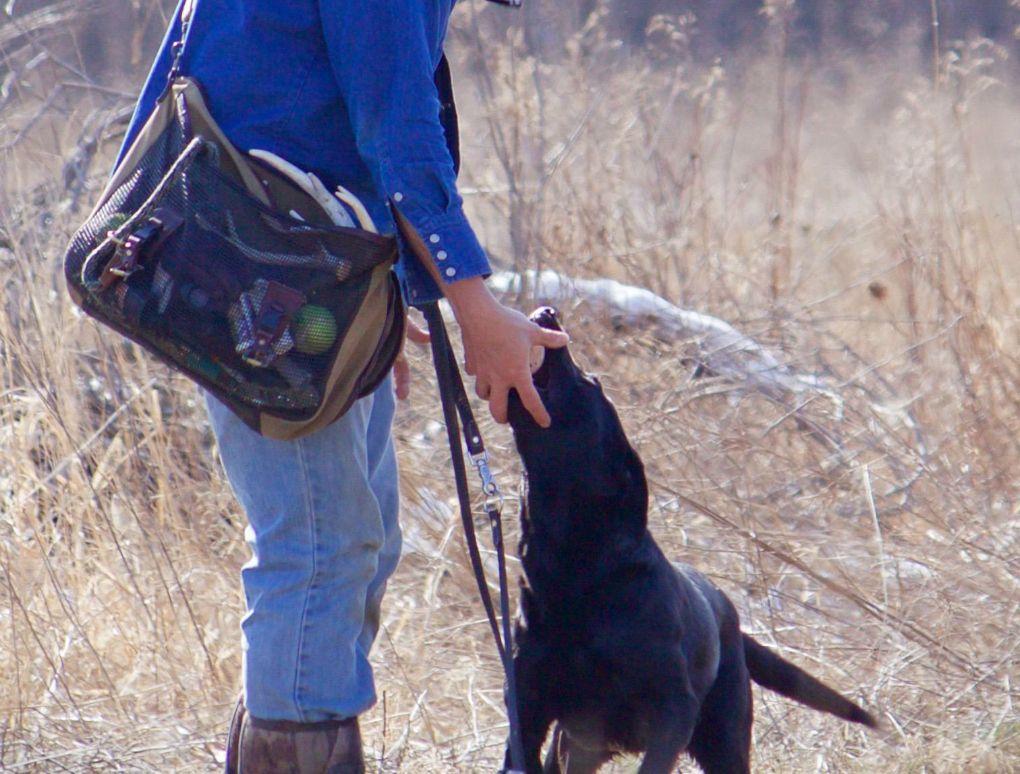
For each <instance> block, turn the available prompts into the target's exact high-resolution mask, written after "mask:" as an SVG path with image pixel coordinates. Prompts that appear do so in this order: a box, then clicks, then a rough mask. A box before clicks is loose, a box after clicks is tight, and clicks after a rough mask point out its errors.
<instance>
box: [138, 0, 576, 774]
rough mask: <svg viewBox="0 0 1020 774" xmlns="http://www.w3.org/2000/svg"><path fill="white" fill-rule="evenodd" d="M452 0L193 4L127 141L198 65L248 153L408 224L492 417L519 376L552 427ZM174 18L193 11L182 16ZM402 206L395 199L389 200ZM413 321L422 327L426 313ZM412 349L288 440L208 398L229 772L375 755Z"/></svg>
mask: <svg viewBox="0 0 1020 774" xmlns="http://www.w3.org/2000/svg"><path fill="white" fill-rule="evenodd" d="M454 3H455V0H432V2H420V0H291V2H287V3H280V2H275V0H182V3H181V5H180V6H178V9H177V11H176V13H175V15H174V18H173V21H172V22H171V24H170V26H169V29H168V31H167V34H166V37H165V39H164V41H163V45H162V46H161V48H160V51H159V53H158V55H157V57H156V60H155V62H154V64H153V66H152V69H151V71H150V73H149V77H148V79H147V81H146V84H145V86H144V88H143V90H142V93H141V96H140V98H139V101H138V105H137V108H136V111H135V114H134V117H133V119H132V121H131V123H130V124H129V127H128V131H127V136H126V137H125V140H124V146H123V149H122V154H123V152H124V149H126V148H127V147H128V146H129V145H130V143H131V142H132V141H133V139H134V136H135V135H136V134H137V132H138V130H139V128H140V127H141V125H142V124H143V123H144V121H145V119H146V117H147V116H148V114H149V113H150V111H151V109H152V106H153V105H154V104H155V102H156V100H157V99H158V97H159V95H160V93H161V92H162V90H163V88H164V86H165V84H166V82H167V77H168V74H169V73H170V70H171V63H172V59H173V57H172V52H173V49H174V46H173V43H174V41H177V40H178V39H179V38H181V30H182V28H186V29H187V36H186V39H185V45H184V47H183V50H182V52H181V56H180V59H179V63H178V64H179V68H180V71H181V72H182V73H183V74H185V75H189V76H193V77H194V78H196V79H197V81H198V82H199V84H200V85H201V86H202V88H203V91H204V94H205V97H206V99H207V102H208V105H209V107H210V109H211V112H212V114H213V116H214V117H215V118H216V120H217V122H218V123H219V125H220V126H221V128H222V129H223V130H224V132H225V133H226V135H227V136H228V138H229V139H230V140H231V141H232V142H233V143H234V144H235V145H236V146H237V147H238V148H239V149H242V150H250V149H255V148H258V149H262V150H267V151H270V152H272V153H275V154H277V155H278V156H280V157H282V158H284V159H286V160H287V161H289V162H291V163H292V164H294V165H296V166H298V167H300V168H302V169H305V170H307V171H310V172H314V173H315V174H316V175H318V176H319V177H320V178H321V179H322V181H323V182H324V183H325V184H326V185H327V186H328V187H330V190H332V188H335V187H336V186H337V185H338V184H342V185H343V186H344V187H346V188H347V189H348V190H350V191H351V192H353V193H354V194H355V195H356V196H358V197H359V198H360V199H361V201H362V202H363V203H364V205H365V207H366V208H367V209H368V211H369V213H370V215H371V217H372V219H373V220H374V222H375V223H376V224H377V226H379V228H380V230H382V231H392V230H393V229H394V217H395V216H396V217H401V218H403V219H404V220H405V221H406V222H407V223H408V224H409V225H410V227H411V228H410V234H411V236H410V237H409V241H410V242H413V243H416V244H415V245H414V247H416V248H417V249H418V250H419V251H422V254H423V255H425V254H427V255H428V256H429V257H430V258H431V260H430V261H426V262H425V264H424V265H422V264H421V263H419V262H418V261H416V260H415V259H414V258H413V257H412V256H411V254H410V253H411V249H410V248H411V247H412V245H411V244H409V243H408V240H405V241H404V242H403V243H402V250H401V258H400V260H399V261H398V265H397V272H398V274H399V275H400V278H401V285H402V288H403V291H404V294H405V297H406V299H407V300H408V301H409V302H410V303H411V304H421V303H424V302H427V301H431V300H435V299H437V298H439V297H440V296H441V295H445V297H446V298H447V299H448V300H449V303H450V305H451V307H452V309H453V313H454V315H455V317H456V319H457V321H458V323H459V324H460V327H461V335H462V339H463V345H464V353H465V369H466V371H467V372H468V373H469V374H471V375H473V376H474V378H475V389H476V392H477V394H478V396H479V397H480V398H482V399H484V400H486V401H488V404H489V409H490V411H491V413H492V416H493V417H494V418H495V419H496V421H498V422H505V421H506V414H507V400H508V394H509V392H510V390H516V391H517V393H518V394H519V395H520V397H521V399H522V401H523V403H524V405H525V406H526V407H527V408H528V410H529V411H530V412H531V413H532V415H533V416H534V417H535V419H536V421H538V422H539V423H540V424H542V425H546V426H547V425H548V424H549V421H550V420H549V416H548V413H547V412H546V410H545V408H544V406H543V405H542V401H541V399H540V398H539V395H538V393H537V392H536V390H535V388H534V385H533V384H532V381H531V372H530V369H529V354H530V352H531V350H532V348H533V347H535V346H544V347H561V346H564V345H565V344H566V343H567V339H566V336H565V334H562V333H559V332H554V331H547V330H544V329H542V328H540V327H538V326H537V325H535V324H534V323H532V322H530V321H529V320H528V319H527V318H526V317H525V316H524V315H523V314H521V313H520V312H518V311H516V310H513V309H510V308H508V307H506V306H504V305H502V304H501V303H500V302H499V301H498V300H497V299H496V298H495V297H494V296H493V295H492V294H491V293H490V292H489V290H488V289H487V288H486V286H485V282H484V278H485V277H486V276H487V275H488V274H489V273H490V267H489V262H488V260H487V258H486V255H485V252H484V250H483V249H482V247H481V245H480V244H479V241H478V239H477V237H476V235H475V233H474V231H473V230H472V227H471V225H470V224H469V222H468V220H467V218H466V217H465V214H464V210H463V202H462V199H461V197H460V196H459V194H458V192H457V187H456V173H455V164H454V160H453V154H452V152H451V149H450V147H449V146H448V145H447V142H446V137H445V135H444V128H443V123H442V121H441V120H440V111H441V104H440V99H439V94H438V91H437V88H436V85H435V83H434V75H435V72H436V70H437V67H439V66H440V63H441V60H442V50H443V41H444V38H445V36H446V29H447V24H448V21H449V17H450V13H451V11H452V8H453V5H454ZM182 19H183V20H187V24H186V25H182ZM388 202H392V203H393V206H394V207H395V208H396V211H392V210H391V209H390V207H389V206H388ZM409 331H410V332H409V337H410V338H411V339H413V340H414V341H417V342H419V343H423V342H425V341H427V339H428V337H427V334H426V333H424V332H423V331H421V330H419V329H417V328H416V327H414V326H411V327H410V328H409ZM408 389H409V385H408V368H407V363H406V361H404V360H402V359H401V360H399V361H398V362H397V364H396V365H395V366H394V371H393V374H392V377H388V378H387V380H386V381H385V382H384V383H383V384H382V385H381V386H380V387H379V388H378V389H377V390H376V391H375V392H374V393H373V394H371V395H369V396H367V397H365V398H362V399H361V400H359V401H358V402H357V403H355V405H354V406H353V407H352V408H351V409H350V411H348V412H347V414H345V415H344V416H343V417H342V418H341V419H340V420H339V421H337V422H335V423H334V424H332V425H330V426H329V427H328V428H326V429H324V430H322V431H320V432H318V433H314V434H312V435H310V436H306V437H303V438H301V439H299V440H296V441H277V440H271V439H268V438H265V437H262V436H260V435H258V434H257V433H255V432H253V431H252V430H251V429H249V428H248V427H247V426H246V425H245V424H244V423H243V422H241V420H240V419H238V418H237V417H235V416H234V415H233V414H232V413H231V412H230V411H229V410H228V409H227V408H226V407H225V406H223V405H222V404H220V403H219V402H217V401H216V400H215V399H211V398H210V399H208V400H207V408H208V413H209V418H210V422H211V425H212V429H213V431H214V433H215V436H216V440H217V443H218V446H219V452H220V457H221V459H222V462H223V466H224V469H225V471H226V474H227V477H228V479H229V481H230V484H231V486H232V488H233V490H234V493H235V495H236V496H237V499H238V500H239V502H240V504H241V506H242V507H243V509H244V511H245V513H246V515H247V518H248V527H247V529H246V532H245V535H246V539H247V541H248V543H249V544H250V547H251V552H252V556H251V560H250V561H249V562H248V563H247V564H246V565H245V567H244V568H243V571H242V580H243V587H244V594H245V602H246V608H247V610H246V614H245V616H244V618H243V621H242V634H243V637H242V643H243V668H242V671H243V694H242V700H241V701H240V702H239V704H238V707H237V710H236V711H235V714H234V720H233V722H232V723H231V732H230V737H229V739H228V762H227V768H228V771H241V772H242V773H243V774H265V773H267V772H284V771H286V772H300V774H311V773H312V772H314V773H315V774H320V773H321V772H324V771H329V772H330V773H331V774H342V773H344V772H360V771H363V770H364V761H363V754H362V749H361V738H360V734H359V730H358V725H357V718H358V716H359V715H361V714H362V713H364V712H365V711H366V710H367V709H369V708H370V707H371V706H372V705H373V703H374V702H375V700H376V692H375V686H374V684H373V678H372V669H371V666H370V664H369V661H368V657H369V652H370V650H371V647H372V642H373V640H374V639H375V636H376V631H377V629H378V627H379V621H380V604H381V600H382V596H383V592H384V590H385V587H386V581H387V579H388V578H389V577H390V575H391V573H392V572H393V571H394V569H395V567H396V564H397V561H398V559H399V555H400V541H401V537H400V527H399V524H398V519H397V516H398V485H397V462H396V456H395V453H394V446H393V439H392V436H391V424H392V420H393V414H394V392H395V394H396V396H397V397H400V398H405V397H406V396H407V392H408Z"/></svg>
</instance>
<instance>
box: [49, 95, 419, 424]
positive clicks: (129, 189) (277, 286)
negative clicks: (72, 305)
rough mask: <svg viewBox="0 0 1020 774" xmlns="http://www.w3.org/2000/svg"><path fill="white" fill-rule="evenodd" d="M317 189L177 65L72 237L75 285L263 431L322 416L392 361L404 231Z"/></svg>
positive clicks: (398, 326) (87, 307) (81, 300)
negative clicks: (220, 118) (386, 231)
mask: <svg viewBox="0 0 1020 774" xmlns="http://www.w3.org/2000/svg"><path fill="white" fill-rule="evenodd" d="M305 188H306V186H302V185H299V184H298V183H296V182H295V179H294V176H293V175H290V176H288V175H287V174H284V173H281V171H280V168H279V167H278V166H273V165H270V164H266V163H262V162H261V161H260V160H259V159H256V158H253V157H251V156H250V155H245V154H242V153H241V152H240V151H238V150H237V149H236V148H235V147H234V146H233V145H232V144H231V143H230V142H229V140H227V138H226V136H225V135H224V134H223V133H222V131H221V130H220V129H219V127H218V126H217V125H216V122H215V120H214V119H213V117H212V115H211V114H210V112H209V110H208V108H207V106H206V103H205V100H204V99H203V97H202V93H201V90H200V88H199V85H198V83H197V82H196V81H195V80H194V79H193V78H187V77H180V76H175V77H174V78H173V80H172V81H171V83H169V84H168V87H167V89H166V90H165V91H164V93H163V95H162V96H161V98H160V99H159V101H158V103H157V105H156V108H155V110H154V111H153V113H152V114H151V115H150V117H149V119H148V121H147V122H146V123H145V125H144V127H143V128H142V130H141V131H140V133H139V135H138V137H137V138H136V139H135V141H134V142H133V143H132V145H131V147H130V148H129V149H128V151H127V153H126V154H125V155H124V158H123V160H122V161H121V163H120V164H119V165H118V167H117V169H116V170H114V173H113V175H112V177H111V179H110V181H109V183H108V185H107V186H106V190H105V191H104V192H103V194H102V196H101V197H100V200H99V203H98V204H97V206H96V207H95V209H94V210H93V212H92V213H91V214H90V215H89V217H88V219H87V220H86V222H85V223H84V224H83V225H82V226H81V228H79V229H78V231H77V232H76V233H75V234H74V236H73V237H72V239H71V243H70V245H69V246H68V249H67V251H66V254H65V257H64V269H65V276H66V279H67V284H68V289H69V291H70V293H71V296H72V298H73V299H74V301H75V302H76V303H77V304H78V305H79V306H80V307H81V308H82V309H83V310H84V311H85V312H86V313H87V314H89V315H90V316H92V317H94V318H95V319H97V320H98V321H100V322H101V323H103V324H104V325H106V326H109V327H110V328H112V329H114V330H116V331H118V332H119V333H121V334H123V335H124V336H127V337H128V338H130V339H131V340H133V341H135V342H137V343H138V344H140V345H141V346H143V347H144V348H145V349H147V350H148V351H149V352H151V353H152V354H154V355H155V356H156V357H157V358H159V359H160V360H162V361H163V362H165V363H167V364H168V365H170V366H171V367H172V368H174V369H176V370H178V371H180V372H181V373H183V374H185V375H186V376H188V377H189V378H191V379H193V380H194V381H195V382H197V383H198V384H200V385H201V386H202V387H204V388H205V389H206V390H208V391H209V392H211V393H212V394H213V395H215V396H216V398H218V399H219V400H220V401H222V402H223V403H224V404H226V405H227V406H228V407H229V408H230V409H231V410H233V411H234V412H235V413H236V414H237V415H238V416H239V417H240V418H241V419H242V420H244V422H245V423H246V424H248V426H250V427H251V428H253V429H254V430H256V431H257V432H259V433H261V434H263V435H265V436H268V437H270V438H276V439H283V440H286V439H293V438H298V437H300V436H303V435H306V434H308V433H311V432H314V431H316V430H318V429H321V428H322V427H325V426H327V425H328V424H330V423H332V422H334V421H335V420H337V419H338V418H340V417H341V416H342V415H343V414H344V413H345V412H346V411H347V409H348V408H349V407H350V406H351V404H352V403H353V402H354V401H356V400H357V399H358V398H360V397H362V396H364V395H367V394H369V393H371V392H372V391H373V390H374V389H375V388H376V387H377V386H378V385H379V383H380V382H381V381H382V379H383V378H384V377H385V376H386V375H387V373H388V372H389V370H390V368H391V366H392V364H393V361H394V359H395V358H396V356H397V354H398V353H399V351H400V346H401V343H402V341H403V334H404V307H403V301H402V298H401V294H400V289H399V287H398V283H397V280H396V278H395V275H394V273H393V272H392V267H393V264H394V262H395V261H396V259H397V243H396V239H395V238H394V237H392V236H381V235H379V234H376V233H373V232H371V231H369V230H366V229H363V228H350V227H341V226H337V225H334V223H335V222H336V219H335V217H334V216H331V214H330V211H329V210H330V209H331V208H330V207H324V206H323V204H322V203H320V202H322V198H321V197H318V198H317V197H315V196H312V195H310V194H309V193H308V192H307V191H306V190H305ZM328 195H329V194H328V193H327V196H328Z"/></svg>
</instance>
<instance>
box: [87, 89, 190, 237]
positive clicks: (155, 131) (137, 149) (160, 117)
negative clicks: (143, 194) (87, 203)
mask: <svg viewBox="0 0 1020 774" xmlns="http://www.w3.org/2000/svg"><path fill="white" fill-rule="evenodd" d="M173 120H174V110H173V102H172V101H171V100H169V99H165V100H163V101H162V102H158V103H157V104H156V109H155V110H153V111H152V115H150V116H149V120H148V121H146V122H145V124H144V125H143V126H142V128H141V130H140V131H139V132H138V136H137V137H136V138H135V141H134V142H133V143H131V147H130V148H129V149H128V152H127V153H126V154H124V158H123V159H122V160H121V162H120V166H119V167H117V169H115V170H114V172H113V175H111V176H110V179H109V181H108V182H107V183H106V188H104V189H103V194H102V196H100V197H99V202H98V203H97V204H96V206H95V207H94V208H93V210H92V212H91V213H89V216H88V217H87V218H86V219H85V222H86V223H88V222H89V221H90V220H92V218H93V216H94V215H95V214H96V213H97V212H99V210H100V209H101V208H102V207H103V205H105V204H106V202H107V200H108V199H109V198H110V197H111V196H112V195H113V192H114V191H116V190H117V189H118V188H120V186H122V185H123V184H124V182H125V181H126V180H127V179H128V178H129V177H130V176H131V173H133V172H134V171H135V169H136V168H137V166H138V163H139V162H140V161H141V160H142V156H144V155H145V151H147V150H148V149H149V148H150V147H151V146H152V144H153V143H154V142H155V141H156V139H157V138H158V137H159V136H160V135H161V134H162V133H163V131H164V130H165V129H166V128H167V127H168V126H170V124H171V123H172V122H173Z"/></svg>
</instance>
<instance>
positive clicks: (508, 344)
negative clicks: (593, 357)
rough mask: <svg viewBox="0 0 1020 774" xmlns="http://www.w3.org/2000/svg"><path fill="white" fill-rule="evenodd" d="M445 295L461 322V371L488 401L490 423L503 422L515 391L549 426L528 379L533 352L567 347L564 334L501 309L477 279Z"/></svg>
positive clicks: (457, 285)
mask: <svg viewBox="0 0 1020 774" xmlns="http://www.w3.org/2000/svg"><path fill="white" fill-rule="evenodd" d="M446 296H447V298H448V299H449V300H450V305H451V306H452V307H453V312H454V315H455V316H456V317H457V322H458V323H460V328H461V337H462V338H463V341H464V361H465V362H464V370H466V371H467V372H468V374H470V375H471V376H474V377H475V392H476V393H477V394H478V397H479V398H481V399H482V400H485V401H488V403H489V411H490V412H491V413H492V417H493V419H495V420H496V421H497V422H500V423H505V422H506V421H507V403H508V400H509V393H510V390H517V394H518V395H519V396H520V398H521V403H522V404H523V405H524V408H525V409H527V411H528V413H529V414H531V416H532V417H533V418H534V419H535V421H536V422H537V423H538V424H539V425H540V426H541V427H549V425H550V424H551V423H552V420H551V419H550V417H549V412H548V411H546V409H545V406H544V405H543V404H542V399H541V398H540V397H539V395H538V391H537V390H536V389H535V385H534V382H532V379H531V365H530V363H531V352H532V349H533V348H534V347H536V346H541V347H546V348H549V349H559V348H560V347H565V346H566V345H567V344H568V343H569V342H570V338H569V337H568V336H567V334H566V333H564V332H562V331H551V330H548V329H546V328H542V327H540V326H539V325H536V324H535V323H533V322H532V321H531V320H529V319H528V318H527V317H525V316H524V315H523V314H521V313H520V312H518V311H516V310H515V309H511V308H509V307H506V306H503V304H501V303H500V302H499V301H497V300H496V298H495V297H494V296H493V295H492V294H491V293H490V292H489V290H488V288H486V287H485V284H484V282H483V281H482V280H481V278H478V277H475V278H472V279H467V280H462V281H460V282H454V283H451V284H450V285H447V287H446Z"/></svg>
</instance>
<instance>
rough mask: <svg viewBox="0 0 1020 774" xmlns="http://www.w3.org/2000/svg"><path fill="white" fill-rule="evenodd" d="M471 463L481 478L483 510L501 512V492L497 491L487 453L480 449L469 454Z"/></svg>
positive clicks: (497, 486)
mask: <svg viewBox="0 0 1020 774" xmlns="http://www.w3.org/2000/svg"><path fill="white" fill-rule="evenodd" d="M471 463H472V464H473V465H474V466H475V470H477V471H478V477H479V478H480V479H481V480H482V492H483V493H484V494H485V510H486V511H487V512H489V513H493V512H495V513H502V512H503V493H502V492H500V491H499V485H498V484H497V483H496V479H495V477H493V475H492V470H491V469H490V468H489V453H488V452H485V451H482V452H479V453H478V454H472V455H471Z"/></svg>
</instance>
